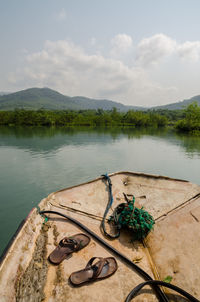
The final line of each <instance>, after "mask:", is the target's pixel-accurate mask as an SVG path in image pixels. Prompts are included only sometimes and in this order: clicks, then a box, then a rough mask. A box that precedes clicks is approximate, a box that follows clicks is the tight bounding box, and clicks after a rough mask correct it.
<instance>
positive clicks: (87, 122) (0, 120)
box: [0, 108, 168, 127]
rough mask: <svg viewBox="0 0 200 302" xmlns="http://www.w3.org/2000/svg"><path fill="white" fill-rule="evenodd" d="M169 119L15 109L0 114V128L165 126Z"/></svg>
mask: <svg viewBox="0 0 200 302" xmlns="http://www.w3.org/2000/svg"><path fill="white" fill-rule="evenodd" d="M167 123H168V119H167V118H166V117H165V116H162V115H160V114H157V113H144V112H140V111H132V110H130V111H128V112H126V113H122V112H118V111H117V110H116V109H115V108H113V110H111V111H104V110H101V109H98V110H79V111H70V110H62V111H49V110H38V111H34V110H14V111H0V125H10V126H12V125H13V126H18V125H26V126H89V127H98V126H105V127H110V126H131V127H149V126H151V127H164V126H166V125H167Z"/></svg>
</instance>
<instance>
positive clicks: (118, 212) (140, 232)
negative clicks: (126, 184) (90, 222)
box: [109, 194, 155, 240]
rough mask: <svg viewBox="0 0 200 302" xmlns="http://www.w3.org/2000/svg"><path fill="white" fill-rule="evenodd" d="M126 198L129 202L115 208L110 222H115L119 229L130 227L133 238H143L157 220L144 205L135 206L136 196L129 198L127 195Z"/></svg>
mask: <svg viewBox="0 0 200 302" xmlns="http://www.w3.org/2000/svg"><path fill="white" fill-rule="evenodd" d="M124 195H125V194H124ZM125 198H126V201H127V202H126V203H121V204H119V205H118V206H117V207H116V208H115V210H114V212H113V214H112V215H111V216H110V218H109V223H113V224H114V225H115V226H116V227H117V229H121V228H128V229H130V230H131V232H132V235H133V240H142V239H144V238H145V237H146V236H147V234H148V233H149V232H150V231H151V230H152V228H153V225H154V224H155V221H154V219H153V217H152V216H151V215H150V214H149V213H148V212H147V211H145V210H144V208H143V207H142V208H141V209H139V208H137V207H135V197H134V196H133V199H132V200H128V199H127V197H126V196H125Z"/></svg>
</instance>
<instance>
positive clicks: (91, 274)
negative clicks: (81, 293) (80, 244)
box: [69, 257, 118, 286]
mask: <svg viewBox="0 0 200 302" xmlns="http://www.w3.org/2000/svg"><path fill="white" fill-rule="evenodd" d="M95 259H99V261H97V262H96V263H94V264H93V262H94V260H95ZM117 268H118V265H117V262H116V260H115V258H113V257H108V258H102V257H92V258H91V259H90V260H89V262H88V263H87V265H86V267H85V268H84V269H82V270H80V271H77V272H74V273H72V274H71V276H70V277H69V280H70V282H71V283H72V284H73V285H75V286H77V285H81V284H83V283H86V282H92V281H96V280H101V279H104V278H108V277H110V276H111V275H113V274H114V273H115V272H116V270H117Z"/></svg>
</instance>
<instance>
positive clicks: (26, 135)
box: [0, 127, 200, 156]
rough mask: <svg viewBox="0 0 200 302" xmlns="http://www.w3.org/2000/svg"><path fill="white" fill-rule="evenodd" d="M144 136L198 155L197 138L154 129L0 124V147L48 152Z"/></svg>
mask: <svg viewBox="0 0 200 302" xmlns="http://www.w3.org/2000/svg"><path fill="white" fill-rule="evenodd" d="M145 136H147V137H152V138H153V139H159V140H165V141H167V142H168V143H170V144H172V145H176V146H180V147H181V148H183V151H184V152H186V154H187V155H189V156H200V137H197V136H191V135H186V134H178V133H176V132H174V131H173V130H169V129H155V128H153V129H146V128H145V129H134V128H118V127H113V128H75V127H74V128H72V127H71V128H67V127H60V128H56V127H42V128H40V127H0V146H13V147H17V148H19V149H25V150H27V151H30V152H36V153H37V152H39V153H41V152H44V153H48V152H55V151H56V150H58V149H60V148H62V147H64V146H69V145H71V146H73V145H74V146H81V145H85V146H86V145H87V146H88V145H93V144H104V145H108V144H111V143H112V142H114V141H117V140H121V139H122V138H124V137H126V138H128V139H130V140H131V139H141V138H143V137H145Z"/></svg>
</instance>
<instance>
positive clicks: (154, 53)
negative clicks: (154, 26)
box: [137, 34, 177, 66]
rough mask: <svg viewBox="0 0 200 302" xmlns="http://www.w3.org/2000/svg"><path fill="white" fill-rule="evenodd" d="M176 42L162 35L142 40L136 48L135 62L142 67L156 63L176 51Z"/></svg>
mask: <svg viewBox="0 0 200 302" xmlns="http://www.w3.org/2000/svg"><path fill="white" fill-rule="evenodd" d="M176 44H177V43H176V41H175V40H173V39H171V38H170V37H168V36H166V35H164V34H156V35H154V36H152V37H150V38H145V39H143V40H142V41H141V42H140V43H139V45H138V47H137V61H138V62H139V63H140V64H142V65H144V66H145V65H149V64H152V63H157V62H159V61H160V59H162V58H164V57H166V56H170V55H171V54H173V53H174V52H175V50H176Z"/></svg>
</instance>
